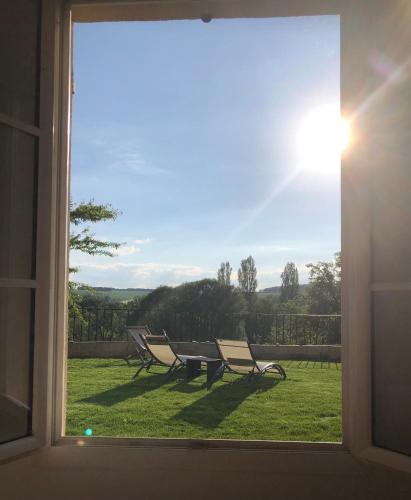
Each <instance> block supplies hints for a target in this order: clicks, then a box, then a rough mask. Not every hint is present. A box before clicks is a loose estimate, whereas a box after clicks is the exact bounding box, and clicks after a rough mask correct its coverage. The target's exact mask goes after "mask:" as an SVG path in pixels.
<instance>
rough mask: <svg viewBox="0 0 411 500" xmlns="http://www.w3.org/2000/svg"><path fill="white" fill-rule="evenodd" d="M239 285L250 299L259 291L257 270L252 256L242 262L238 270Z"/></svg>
mask: <svg viewBox="0 0 411 500" xmlns="http://www.w3.org/2000/svg"><path fill="white" fill-rule="evenodd" d="M238 284H239V286H240V289H241V290H242V291H243V292H244V293H245V294H246V296H248V297H251V296H252V295H253V294H254V293H255V291H256V290H257V285H258V282H257V268H256V267H255V262H254V259H253V258H252V257H251V255H250V256H249V257H247V258H246V259H244V260H242V261H241V264H240V268H239V269H238Z"/></svg>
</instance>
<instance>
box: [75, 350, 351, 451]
mask: <svg viewBox="0 0 411 500" xmlns="http://www.w3.org/2000/svg"><path fill="white" fill-rule="evenodd" d="M281 364H282V366H283V367H284V368H285V370H286V372H287V377H288V378H287V380H285V381H281V380H279V379H278V378H276V376H275V375H266V376H265V377H263V378H262V379H259V380H255V381H253V382H246V381H245V380H244V377H241V376H238V375H234V374H226V375H224V380H222V381H219V382H217V383H215V384H214V385H213V387H212V389H211V390H210V391H207V390H206V389H205V387H204V383H205V375H202V376H200V377H198V378H196V379H194V380H191V381H189V382H187V381H186V380H185V378H184V375H185V373H184V370H181V371H180V372H178V373H177V374H175V375H174V376H173V377H171V378H170V379H167V378H166V376H165V372H166V370H165V369H164V368H161V367H157V368H153V369H152V372H150V373H146V372H145V371H144V372H142V373H141V374H140V375H139V377H138V378H137V380H136V381H134V382H131V377H132V376H133V374H134V373H135V368H134V367H129V366H127V365H126V363H125V362H124V361H122V360H118V359H117V360H114V359H108V360H107V359H106V360H103V359H87V360H80V359H70V360H69V361H68V402H67V427H66V434H67V435H71V436H73V435H75V436H79V435H83V434H84V430H85V429H86V428H91V429H93V435H94V436H134V437H175V438H215V439H224V438H225V439H265V440H267V439H268V440H281V441H282V440H291V441H334V442H338V441H341V370H340V365H339V364H336V363H320V362H306V361H282V362H281Z"/></svg>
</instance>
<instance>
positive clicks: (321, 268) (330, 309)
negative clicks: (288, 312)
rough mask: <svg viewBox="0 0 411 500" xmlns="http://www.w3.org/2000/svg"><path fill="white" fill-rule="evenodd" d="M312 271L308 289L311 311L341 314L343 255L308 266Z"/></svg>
mask: <svg viewBox="0 0 411 500" xmlns="http://www.w3.org/2000/svg"><path fill="white" fill-rule="evenodd" d="M307 267H308V269H309V271H310V275H309V280H310V287H309V289H308V301H309V311H310V312H311V313H313V314H340V312H341V255H340V253H339V252H338V253H336V254H335V260H333V261H330V262H323V261H321V262H317V264H307Z"/></svg>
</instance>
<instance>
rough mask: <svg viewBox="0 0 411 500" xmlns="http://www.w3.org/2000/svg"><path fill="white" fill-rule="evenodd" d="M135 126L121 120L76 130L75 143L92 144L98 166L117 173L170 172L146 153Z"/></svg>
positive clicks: (144, 173)
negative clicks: (122, 122) (99, 164)
mask: <svg viewBox="0 0 411 500" xmlns="http://www.w3.org/2000/svg"><path fill="white" fill-rule="evenodd" d="M140 136H141V133H140V131H139V130H138V129H136V128H134V127H130V126H125V125H124V124H120V123H111V124H108V125H99V126H97V127H96V126H93V125H90V126H89V127H85V126H83V127H82V128H81V129H80V130H79V129H77V130H76V142H79V143H83V144H87V146H91V147H92V151H93V155H94V156H97V157H98V158H99V159H100V158H101V165H105V166H106V168H109V169H111V170H115V171H116V172H124V173H128V174H136V175H159V174H161V175H164V174H170V171H169V170H167V169H165V168H162V167H161V166H159V165H157V164H156V163H155V161H154V160H153V159H152V158H149V155H148V154H147V152H145V148H144V145H143V144H142V143H141V139H140Z"/></svg>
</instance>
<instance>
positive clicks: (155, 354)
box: [133, 333, 185, 380]
mask: <svg viewBox="0 0 411 500" xmlns="http://www.w3.org/2000/svg"><path fill="white" fill-rule="evenodd" d="M141 337H142V339H143V342H144V345H145V347H146V349H147V351H148V354H149V355H150V359H147V360H146V361H145V362H144V363H143V364H142V365H141V366H140V368H139V369H138V370H137V372H136V374H135V375H134V377H133V380H135V379H136V378H137V376H138V374H139V373H140V372H141V370H143V369H144V368H145V369H146V370H147V371H149V370H150V368H151V367H152V366H153V365H160V366H167V367H168V368H169V370H168V372H167V375H171V374H172V373H173V372H174V371H175V370H177V369H179V368H181V367H182V366H184V365H185V360H184V357H183V356H178V355H176V354H175V353H174V351H173V349H172V348H171V347H170V344H169V339H168V337H167V335H166V334H165V333H163V335H142V336H141Z"/></svg>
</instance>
